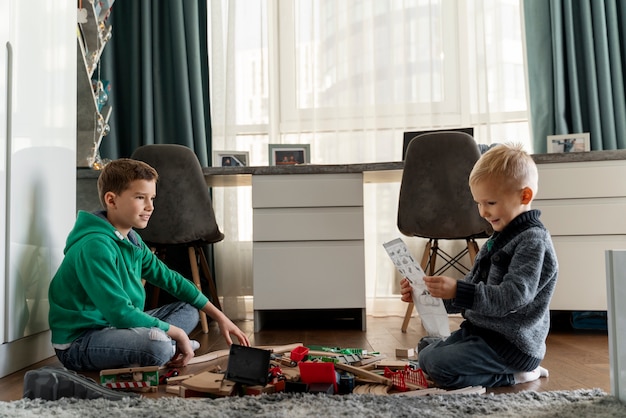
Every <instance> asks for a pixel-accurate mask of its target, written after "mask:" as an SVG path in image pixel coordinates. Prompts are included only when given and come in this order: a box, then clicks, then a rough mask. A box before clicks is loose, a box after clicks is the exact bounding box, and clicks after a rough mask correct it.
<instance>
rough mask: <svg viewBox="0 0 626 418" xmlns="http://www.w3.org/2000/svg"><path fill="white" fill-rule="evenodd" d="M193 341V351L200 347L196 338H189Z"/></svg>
mask: <svg viewBox="0 0 626 418" xmlns="http://www.w3.org/2000/svg"><path fill="white" fill-rule="evenodd" d="M189 341H190V342H191V349H192V350H193V351H196V350H197V349H198V348H200V343H199V342H198V341H196V340H189Z"/></svg>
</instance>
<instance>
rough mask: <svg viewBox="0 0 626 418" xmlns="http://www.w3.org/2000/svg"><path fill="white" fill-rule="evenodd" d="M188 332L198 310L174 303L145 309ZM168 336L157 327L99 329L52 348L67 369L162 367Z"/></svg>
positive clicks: (168, 350) (166, 357) (168, 354)
mask: <svg viewBox="0 0 626 418" xmlns="http://www.w3.org/2000/svg"><path fill="white" fill-rule="evenodd" d="M146 313H147V314H149V315H152V316H154V317H156V318H159V319H160V320H162V321H165V322H167V323H169V324H171V325H175V326H177V327H179V328H182V329H183V330H184V331H185V332H186V333H187V334H189V333H190V332H191V331H193V329H194V328H195V327H196V326H197V325H198V320H199V314H198V310H197V309H196V308H194V307H193V306H191V305H189V304H188V303H185V302H174V303H171V304H169V305H164V306H161V307H159V308H157V309H153V310H151V311H147V312H146ZM172 344H173V341H172V339H171V338H170V337H169V336H168V335H167V334H166V333H165V332H164V331H162V330H161V329H159V328H125V329H118V328H112V327H110V328H102V329H94V330H89V331H86V332H84V333H83V334H81V336H80V337H78V338H77V339H76V340H74V341H73V342H72V345H71V346H70V347H69V348H67V349H66V350H56V355H57V357H58V358H59V360H60V361H61V363H62V364H63V365H64V366H65V367H66V368H68V369H70V370H76V371H89V370H103V369H117V368H123V367H137V366H162V365H164V364H166V363H167V362H168V361H170V360H171V358H172V356H173V354H174V351H173V349H172V347H173V345H172Z"/></svg>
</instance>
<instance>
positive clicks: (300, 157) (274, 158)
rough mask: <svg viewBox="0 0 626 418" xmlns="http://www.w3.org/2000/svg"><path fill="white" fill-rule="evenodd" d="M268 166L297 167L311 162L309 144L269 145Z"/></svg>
mask: <svg viewBox="0 0 626 418" xmlns="http://www.w3.org/2000/svg"><path fill="white" fill-rule="evenodd" d="M268 147H269V148H268V149H269V157H270V158H269V161H270V165H298V164H309V163H310V162H311V145H310V144H269V145H268Z"/></svg>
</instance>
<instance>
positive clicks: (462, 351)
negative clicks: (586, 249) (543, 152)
mask: <svg viewBox="0 0 626 418" xmlns="http://www.w3.org/2000/svg"><path fill="white" fill-rule="evenodd" d="M469 186H470V189H471V192H472V196H473V197H474V200H475V201H476V204H477V205H478V210H479V212H480V215H481V216H482V217H483V218H485V219H486V220H487V221H489V223H490V224H491V226H492V227H493V230H494V233H493V235H492V236H491V237H490V238H489V240H488V241H487V242H486V243H485V245H483V247H482V248H481V249H480V251H479V253H478V255H477V256H476V260H475V262H474V265H473V267H472V270H471V271H470V272H469V273H468V274H467V276H465V278H464V279H462V280H458V281H457V280H456V279H454V278H451V277H446V276H427V277H424V282H425V283H426V286H427V288H428V290H429V292H430V293H431V295H433V296H434V297H438V298H442V299H443V300H444V302H445V304H446V308H447V310H448V312H449V313H458V312H461V313H462V314H463V317H464V318H465V321H464V322H463V323H462V324H461V327H460V329H459V330H457V331H455V332H453V333H452V335H450V336H449V337H448V338H446V339H435V338H430V337H425V338H424V339H422V341H420V344H419V346H418V356H419V364H420V367H421V368H422V370H423V371H424V372H425V373H426V374H428V375H429V376H430V378H431V379H432V380H433V381H434V382H435V384H437V385H438V386H441V387H445V388H461V387H466V386H485V387H496V386H509V385H514V384H518V383H526V382H530V381H532V380H536V379H538V378H540V377H545V376H548V370H546V369H544V368H543V367H541V366H540V363H541V361H542V360H543V358H544V356H545V352H546V344H545V340H546V337H547V335H548V330H549V327H550V310H549V304H550V299H551V298H552V294H553V292H554V287H555V285H556V280H557V274H558V262H557V258H556V253H555V251H554V247H553V245H552V239H551V237H550V234H549V232H548V231H547V230H546V228H545V227H544V226H543V224H542V223H541V221H540V220H539V215H540V212H539V211H538V210H536V209H531V202H532V200H533V198H534V197H535V195H536V194H537V188H538V174H537V166H536V165H535V163H534V161H533V159H532V158H531V156H530V155H528V154H527V153H526V152H525V151H524V150H523V149H522V147H520V146H514V145H507V144H502V145H498V146H496V147H494V148H492V149H490V150H489V151H487V152H486V153H485V154H484V155H483V156H482V157H481V158H480V159H479V160H478V162H477V163H476V165H475V166H474V168H473V170H472V172H471V174H470V178H469ZM401 286H402V300H403V301H405V302H410V301H411V286H410V284H409V283H408V281H407V280H406V279H403V280H402V283H401Z"/></svg>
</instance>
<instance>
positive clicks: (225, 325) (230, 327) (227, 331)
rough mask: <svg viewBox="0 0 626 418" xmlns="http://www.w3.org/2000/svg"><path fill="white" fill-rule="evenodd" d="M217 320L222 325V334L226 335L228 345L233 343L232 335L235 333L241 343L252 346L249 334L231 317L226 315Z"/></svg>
mask: <svg viewBox="0 0 626 418" xmlns="http://www.w3.org/2000/svg"><path fill="white" fill-rule="evenodd" d="M217 322H218V325H219V327H220V332H221V333H222V336H223V337H224V339H225V340H226V342H227V343H228V345H231V344H232V343H233V340H232V338H231V335H234V336H235V337H237V341H239V345H244V346H246V347H250V341H248V336H247V335H246V334H244V332H243V331H242V330H241V329H239V327H238V326H237V325H235V324H234V323H233V322H232V321H231V320H230V319H228V318H227V317H224V318H222V319H221V320H217Z"/></svg>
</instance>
